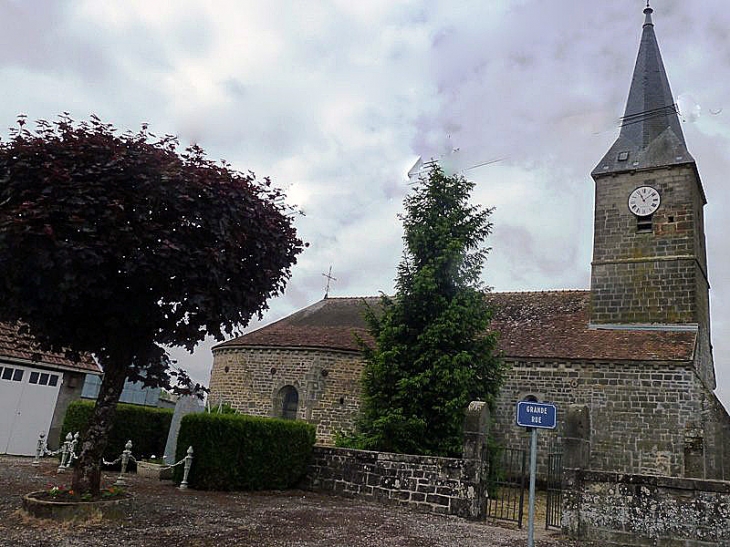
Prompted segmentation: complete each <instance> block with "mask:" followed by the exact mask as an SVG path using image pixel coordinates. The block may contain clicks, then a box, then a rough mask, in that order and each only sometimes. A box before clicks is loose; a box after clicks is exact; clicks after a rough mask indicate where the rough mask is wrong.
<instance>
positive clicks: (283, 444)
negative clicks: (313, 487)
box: [175, 412, 315, 490]
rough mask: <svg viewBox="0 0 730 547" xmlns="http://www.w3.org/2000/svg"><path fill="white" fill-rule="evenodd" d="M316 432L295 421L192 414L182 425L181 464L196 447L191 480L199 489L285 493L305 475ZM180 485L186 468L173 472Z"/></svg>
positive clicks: (179, 440) (186, 417)
mask: <svg viewBox="0 0 730 547" xmlns="http://www.w3.org/2000/svg"><path fill="white" fill-rule="evenodd" d="M314 440H315V427H314V426H313V425H311V424H308V423H305V422H299V421H293V420H279V419H275V418H260V417H256V416H245V415H237V414H208V413H205V412H203V413H199V414H189V415H187V416H185V417H184V418H183V420H182V424H181V427H180V433H179V435H178V440H177V461H180V460H181V459H182V458H183V457H184V456H185V454H186V452H187V449H188V447H189V446H192V447H193V463H192V467H191V469H190V475H189V476H188V484H189V485H190V487H191V488H197V489H200V490H270V489H271V490H283V489H285V488H291V487H293V486H295V485H296V484H297V483H298V482H299V480H300V479H301V478H302V477H303V476H304V473H305V471H306V469H307V464H308V463H309V460H310V457H311V455H312V448H313V446H314ZM175 480H176V481H177V482H180V481H181V480H182V465H180V466H177V467H176V468H175Z"/></svg>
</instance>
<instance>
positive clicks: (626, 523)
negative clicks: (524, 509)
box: [563, 470, 730, 547]
mask: <svg viewBox="0 0 730 547" xmlns="http://www.w3.org/2000/svg"><path fill="white" fill-rule="evenodd" d="M565 479H566V480H565V481H564V491H563V500H564V505H563V529H564V531H566V532H568V533H569V534H570V535H572V536H574V537H577V538H581V539H584V540H591V541H595V542H598V543H600V544H601V545H615V546H622V547H623V546H637V547H638V546H642V547H643V546H656V545H661V546H662V547H710V546H717V547H720V546H727V545H730V482H724V481H708V480H698V479H677V478H669V477H659V476H649V475H622V474H617V473H605V472H597V471H580V470H572V471H568V472H566V475H565Z"/></svg>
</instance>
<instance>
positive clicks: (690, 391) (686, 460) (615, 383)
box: [210, 348, 730, 479]
mask: <svg viewBox="0 0 730 547" xmlns="http://www.w3.org/2000/svg"><path fill="white" fill-rule="evenodd" d="M510 365H511V370H510V372H509V374H508V375H507V380H506V382H505V385H504V386H503V388H502V391H501V394H500V397H499V399H498V401H497V404H496V408H495V415H494V418H495V420H494V421H495V424H494V435H495V437H496V438H497V439H498V440H499V441H500V443H501V444H502V445H503V446H505V447H512V448H520V447H521V448H524V449H527V448H528V445H529V435H527V434H526V433H525V431H524V428H521V427H517V426H516V425H515V415H514V413H515V403H516V402H517V401H520V400H523V399H524V398H525V397H526V396H528V395H535V396H536V397H537V398H538V399H539V400H541V401H548V402H553V403H555V404H557V406H558V427H557V429H556V430H555V431H545V432H542V433H541V434H540V435H539V452H538V454H539V456H538V457H539V462H538V469H539V471H540V474H541V475H543V474H544V473H545V471H546V465H547V454H548V453H549V452H551V451H559V450H561V447H562V444H561V443H562V438H563V418H562V415H563V411H564V409H566V408H567V406H568V405H574V404H578V405H586V406H587V407H588V408H589V409H590V412H591V424H592V432H591V433H592V436H591V460H590V468H592V469H599V470H607V471H618V472H623V473H638V474H642V473H649V474H662V475H668V476H680V477H682V476H693V477H699V478H713V479H722V478H728V477H730V446H728V442H730V418H728V415H727V413H726V412H725V410H724V409H723V408H722V405H721V404H720V403H719V402H718V401H717V399H716V397H715V396H714V394H713V393H712V392H710V391H709V390H708V389H707V388H706V387H705V385H703V383H702V382H701V381H700V380H699V379H698V376H697V373H696V372H695V370H694V369H693V364H692V363H681V362H680V363H677V362H646V363H641V362H639V363H637V362H631V363H614V362H593V361H588V362H579V361H512V362H510ZM362 367H363V362H362V359H361V357H360V355H359V354H358V353H356V352H344V351H329V350H316V349H296V348H295V349H270V348H246V349H226V350H216V351H215V353H214V365H213V373H212V377H211V398H210V400H211V402H212V403H217V402H218V401H219V400H222V401H225V402H228V403H230V404H231V405H232V406H233V407H234V408H236V409H238V410H240V411H241V412H245V413H247V414H253V415H259V416H280V415H281V400H280V398H279V397H278V394H279V393H280V392H281V390H282V388H284V387H285V386H288V385H291V386H293V387H295V388H296V389H297V391H298V393H299V408H298V414H297V415H298V418H299V419H303V420H306V421H308V422H310V423H313V424H315V425H316V426H317V440H318V442H319V443H322V444H325V445H331V444H333V440H334V436H335V434H336V433H337V432H338V431H343V432H347V431H351V430H352V427H353V425H354V421H355V418H356V416H357V412H358V410H359V397H360V375H361V373H362ZM226 369H227V370H226Z"/></svg>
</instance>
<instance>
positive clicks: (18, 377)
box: [13, 368, 25, 382]
mask: <svg viewBox="0 0 730 547" xmlns="http://www.w3.org/2000/svg"><path fill="white" fill-rule="evenodd" d="M24 372H25V371H24V370H23V369H22V368H16V369H15V372H14V373H13V382H22V381H23V373H24Z"/></svg>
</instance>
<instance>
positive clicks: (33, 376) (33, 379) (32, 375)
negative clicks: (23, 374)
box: [28, 372, 39, 384]
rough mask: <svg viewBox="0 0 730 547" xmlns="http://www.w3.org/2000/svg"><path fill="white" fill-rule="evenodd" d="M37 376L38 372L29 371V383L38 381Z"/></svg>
mask: <svg viewBox="0 0 730 547" xmlns="http://www.w3.org/2000/svg"><path fill="white" fill-rule="evenodd" d="M38 376H39V374H38V373H37V372H31V373H30V379H29V380H28V382H29V383H31V384H37V383H38Z"/></svg>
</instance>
